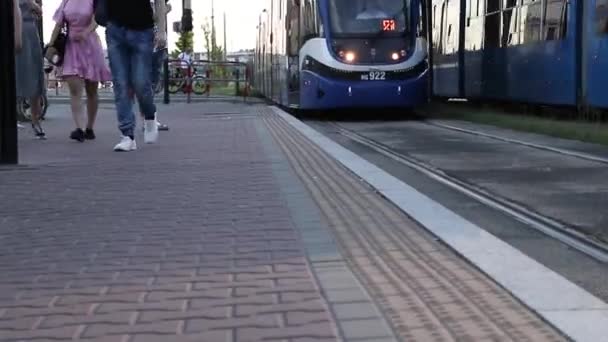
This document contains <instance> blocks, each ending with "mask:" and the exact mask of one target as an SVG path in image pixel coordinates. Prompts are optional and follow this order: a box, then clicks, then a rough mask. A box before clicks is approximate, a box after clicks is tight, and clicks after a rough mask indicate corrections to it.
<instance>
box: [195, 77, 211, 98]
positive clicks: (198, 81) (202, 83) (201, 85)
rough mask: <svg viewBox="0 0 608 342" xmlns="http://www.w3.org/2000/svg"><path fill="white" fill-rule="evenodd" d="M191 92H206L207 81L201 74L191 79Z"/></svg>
mask: <svg viewBox="0 0 608 342" xmlns="http://www.w3.org/2000/svg"><path fill="white" fill-rule="evenodd" d="M192 92H194V93H195V94H196V95H203V94H205V93H206V92H207V81H206V80H205V78H204V77H202V76H196V77H194V78H193V79H192Z"/></svg>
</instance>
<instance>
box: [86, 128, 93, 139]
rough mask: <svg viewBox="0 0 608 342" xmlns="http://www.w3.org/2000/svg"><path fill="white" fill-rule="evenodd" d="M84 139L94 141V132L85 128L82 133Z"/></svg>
mask: <svg viewBox="0 0 608 342" xmlns="http://www.w3.org/2000/svg"><path fill="white" fill-rule="evenodd" d="M84 138H85V139H87V140H95V132H94V131H93V129H92V128H87V129H86V130H85V131H84Z"/></svg>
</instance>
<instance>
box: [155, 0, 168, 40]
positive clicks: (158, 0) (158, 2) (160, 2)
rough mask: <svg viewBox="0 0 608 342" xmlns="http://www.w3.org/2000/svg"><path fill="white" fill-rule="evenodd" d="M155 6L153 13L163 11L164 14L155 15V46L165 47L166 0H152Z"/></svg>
mask: <svg viewBox="0 0 608 342" xmlns="http://www.w3.org/2000/svg"><path fill="white" fill-rule="evenodd" d="M154 6H155V8H156V10H155V13H165V14H164V15H156V16H155V17H156V18H155V20H156V27H157V31H156V38H155V41H156V46H157V47H165V46H166V45H167V33H166V32H167V15H166V13H167V2H166V0H154Z"/></svg>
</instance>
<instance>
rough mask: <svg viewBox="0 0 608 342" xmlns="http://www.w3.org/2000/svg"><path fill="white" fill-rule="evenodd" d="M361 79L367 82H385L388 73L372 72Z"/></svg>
mask: <svg viewBox="0 0 608 342" xmlns="http://www.w3.org/2000/svg"><path fill="white" fill-rule="evenodd" d="M361 79H362V80H365V81H384V80H386V71H370V72H369V73H368V74H364V75H361Z"/></svg>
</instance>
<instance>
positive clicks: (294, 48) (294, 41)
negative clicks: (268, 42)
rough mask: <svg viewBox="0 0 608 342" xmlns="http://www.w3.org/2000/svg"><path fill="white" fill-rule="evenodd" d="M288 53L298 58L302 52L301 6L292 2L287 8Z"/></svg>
mask: <svg viewBox="0 0 608 342" xmlns="http://www.w3.org/2000/svg"><path fill="white" fill-rule="evenodd" d="M285 23H286V25H287V37H288V38H287V52H288V53H289V56H291V57H293V56H297V55H298V52H299V50H300V6H298V5H297V4H296V3H295V1H294V2H292V1H290V2H289V4H288V6H287V20H286V21H285Z"/></svg>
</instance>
